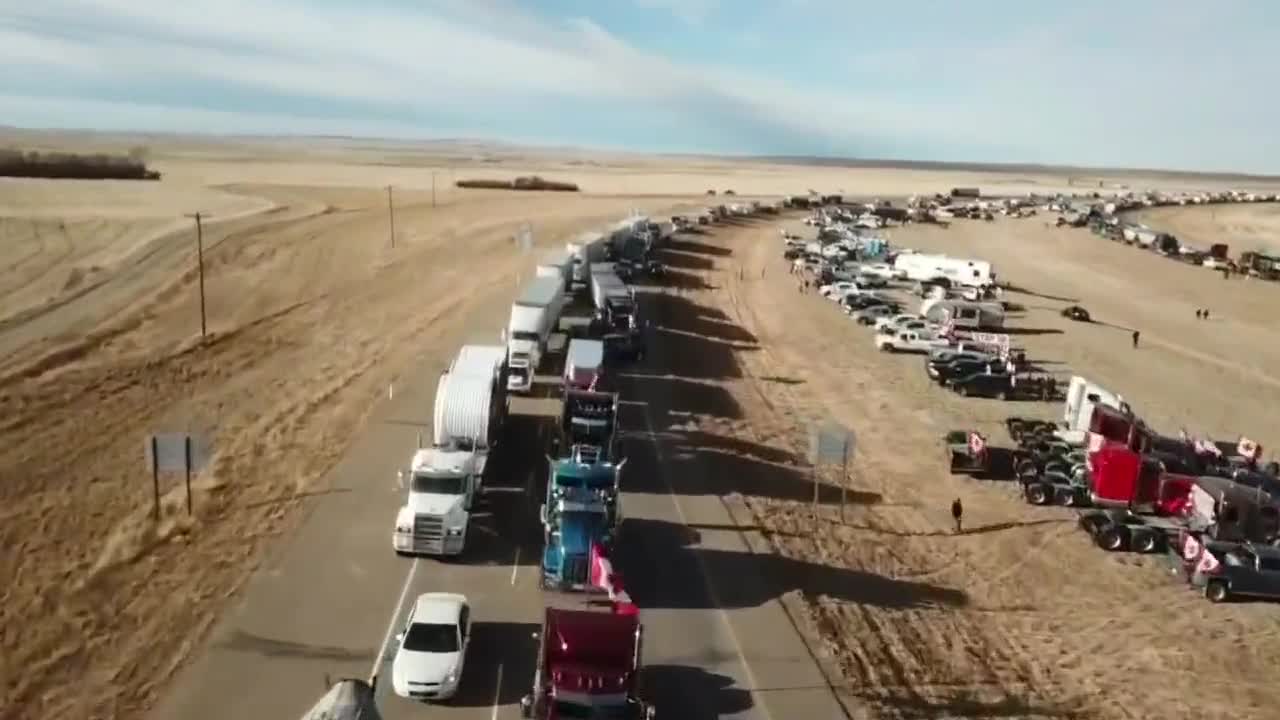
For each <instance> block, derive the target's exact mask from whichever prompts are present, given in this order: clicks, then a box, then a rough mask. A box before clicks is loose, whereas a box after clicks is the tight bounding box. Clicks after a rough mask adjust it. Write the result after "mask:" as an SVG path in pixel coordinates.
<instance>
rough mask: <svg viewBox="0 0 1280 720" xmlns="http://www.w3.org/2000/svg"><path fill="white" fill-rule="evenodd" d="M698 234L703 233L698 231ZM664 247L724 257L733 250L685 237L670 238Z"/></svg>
mask: <svg viewBox="0 0 1280 720" xmlns="http://www.w3.org/2000/svg"><path fill="white" fill-rule="evenodd" d="M698 234H699V235H702V234H705V233H698ZM666 249H668V250H675V251H677V252H686V253H696V254H698V255H714V256H716V257H725V256H726V255H732V254H733V251H732V250H730V249H729V248H722V247H719V246H716V245H708V244H706V243H704V242H698V241H697V240H688V239H686V238H671V240H670V241H669V242H668V243H667V247H666Z"/></svg>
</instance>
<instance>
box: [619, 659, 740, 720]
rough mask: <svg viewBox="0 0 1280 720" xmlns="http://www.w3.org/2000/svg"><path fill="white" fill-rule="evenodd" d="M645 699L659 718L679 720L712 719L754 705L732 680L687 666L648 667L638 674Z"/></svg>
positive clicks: (732, 713)
mask: <svg viewBox="0 0 1280 720" xmlns="http://www.w3.org/2000/svg"><path fill="white" fill-rule="evenodd" d="M640 673H641V674H640V683H641V687H642V688H643V692H644V696H645V699H646V700H647V701H649V702H651V703H653V704H654V705H656V706H657V707H658V711H659V713H661V715H660V716H662V717H676V718H681V720H715V719H716V718H719V717H723V716H725V715H735V714H737V713H741V712H745V711H747V710H750V709H751V708H752V707H754V706H755V703H754V702H752V700H751V693H750V692H749V691H747V690H745V689H742V688H739V687H736V686H735V685H734V682H733V679H732V678H729V677H726V676H724V675H719V674H717V673H713V672H708V671H706V670H703V669H702V668H697V667H691V666H688V665H648V666H645V668H644V669H643V670H641V671H640Z"/></svg>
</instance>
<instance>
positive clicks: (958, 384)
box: [945, 368, 1020, 400]
mask: <svg viewBox="0 0 1280 720" xmlns="http://www.w3.org/2000/svg"><path fill="white" fill-rule="evenodd" d="M992 370H993V371H995V372H987V371H986V368H983V369H982V370H980V371H978V372H975V373H970V374H968V375H956V376H953V377H950V378H948V379H947V380H946V382H945V385H946V386H947V387H948V388H951V389H952V390H953V391H955V392H957V393H959V394H961V395H964V396H966V397H986V398H995V399H997V400H1011V399H1013V398H1014V397H1015V396H1017V395H1018V394H1019V392H1020V390H1019V388H1018V387H1017V381H1016V380H1015V377H1014V376H1013V375H1010V374H1009V373H1007V372H1005V371H1004V369H1003V368H1000V369H999V370H998V371H996V368H992Z"/></svg>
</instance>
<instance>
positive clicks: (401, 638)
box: [396, 633, 404, 643]
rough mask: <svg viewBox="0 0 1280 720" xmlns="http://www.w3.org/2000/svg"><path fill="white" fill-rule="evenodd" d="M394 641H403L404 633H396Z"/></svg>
mask: <svg viewBox="0 0 1280 720" xmlns="http://www.w3.org/2000/svg"><path fill="white" fill-rule="evenodd" d="M396 642H397V643H402V642H404V633H396Z"/></svg>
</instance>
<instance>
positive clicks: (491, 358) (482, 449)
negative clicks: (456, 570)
mask: <svg viewBox="0 0 1280 720" xmlns="http://www.w3.org/2000/svg"><path fill="white" fill-rule="evenodd" d="M505 350H506V349H505V348H503V347H501V346H479V345H468V346H464V347H463V348H462V350H460V351H459V353H458V356H457V357H455V358H454V361H453V363H452V364H451V365H450V368H449V370H447V371H445V372H443V373H441V375H440V379H439V380H438V381H437V383H436V398H435V409H434V412H433V415H432V420H433V423H432V424H433V428H432V442H431V445H430V446H429V447H425V448H421V447H420V448H418V449H417V450H416V451H415V452H414V454H413V457H412V459H411V461H410V464H409V469H408V470H401V471H400V481H401V485H402V486H407V489H408V498H407V499H406V501H405V504H404V505H403V506H402V507H401V508H400V510H399V511H398V512H397V513H396V523H395V530H394V532H393V534H392V546H393V547H394V549H395V551H396V552H397V553H399V554H402V555H408V554H415V555H417V554H421V555H458V554H460V553H462V551H463V548H464V547H465V545H466V540H467V527H468V524H469V522H470V519H471V508H472V505H473V504H474V502H475V499H476V497H477V496H478V495H479V493H480V492H481V490H482V489H483V484H484V473H485V468H486V466H487V463H488V459H489V454H490V452H491V450H492V448H493V447H494V446H495V445H496V444H497V439H498V433H499V432H500V431H501V428H502V425H503V423H504V422H505V420H506V412H507V403H506V397H505V388H504V386H503V381H504V377H505V376H504V372H503V369H502V368H503V365H504V363H503V360H504V358H505V354H506V353H505Z"/></svg>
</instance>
